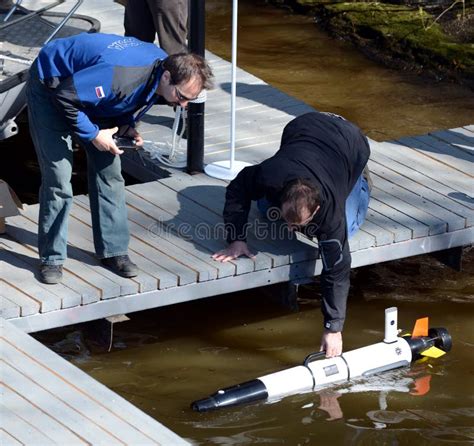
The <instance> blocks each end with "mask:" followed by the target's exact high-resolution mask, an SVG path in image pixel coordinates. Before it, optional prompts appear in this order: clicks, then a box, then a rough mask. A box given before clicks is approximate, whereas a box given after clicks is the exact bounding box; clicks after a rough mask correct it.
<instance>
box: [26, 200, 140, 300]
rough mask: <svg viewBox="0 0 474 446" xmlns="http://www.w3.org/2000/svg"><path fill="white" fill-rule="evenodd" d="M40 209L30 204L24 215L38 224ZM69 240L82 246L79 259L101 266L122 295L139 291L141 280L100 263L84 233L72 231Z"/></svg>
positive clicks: (102, 271) (75, 244)
mask: <svg viewBox="0 0 474 446" xmlns="http://www.w3.org/2000/svg"><path fill="white" fill-rule="evenodd" d="M38 210H39V208H38V207H33V206H30V207H28V208H27V209H26V210H25V211H23V215H24V216H25V217H27V218H29V219H30V220H31V221H33V222H34V223H35V224H37V223H38ZM69 224H71V221H70V222H69ZM68 242H69V243H68V244H69V245H72V246H75V247H77V248H81V249H79V250H78V251H77V258H78V260H79V258H81V260H82V261H84V262H86V263H88V264H90V265H95V266H97V267H99V268H100V269H101V274H102V275H103V276H105V277H107V278H108V279H110V280H111V281H112V282H114V283H116V284H118V285H119V286H120V293H119V294H120V295H126V294H136V293H137V292H138V291H139V289H140V285H141V283H140V282H139V281H136V280H134V279H124V278H122V277H120V276H118V275H117V274H114V273H113V272H111V271H109V270H108V269H107V268H105V267H102V266H101V265H100V262H99V260H98V259H97V258H96V257H95V255H94V246H93V243H92V242H91V241H90V240H88V239H87V238H86V237H84V234H82V233H77V232H75V231H71V232H70V233H69V234H68Z"/></svg>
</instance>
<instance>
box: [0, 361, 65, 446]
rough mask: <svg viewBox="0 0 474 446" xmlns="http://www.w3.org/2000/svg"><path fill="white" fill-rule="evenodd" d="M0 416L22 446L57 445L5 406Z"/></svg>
mask: <svg viewBox="0 0 474 446" xmlns="http://www.w3.org/2000/svg"><path fill="white" fill-rule="evenodd" d="M0 362H1V361H0ZM0 415H1V418H2V425H3V426H4V429H6V430H7V431H8V432H10V433H11V435H12V436H13V437H14V438H15V439H16V440H18V441H19V442H20V444H38V445H40V444H44V445H46V444H57V443H56V442H53V441H52V440H51V438H49V437H47V436H46V435H45V434H44V433H42V432H40V431H39V430H38V429H36V428H35V427H34V426H33V425H31V424H30V423H28V422H27V421H25V420H24V419H23V418H21V417H19V416H18V415H17V414H15V413H14V412H13V411H11V410H9V409H8V408H7V407H5V406H4V405H2V406H1V407H0Z"/></svg>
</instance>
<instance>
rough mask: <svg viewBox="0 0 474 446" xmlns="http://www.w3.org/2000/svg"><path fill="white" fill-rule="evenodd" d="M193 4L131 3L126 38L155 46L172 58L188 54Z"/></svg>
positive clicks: (170, 0)
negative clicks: (173, 55) (187, 38)
mask: <svg viewBox="0 0 474 446" xmlns="http://www.w3.org/2000/svg"><path fill="white" fill-rule="evenodd" d="M188 1H189V0H128V1H127V6H126V7H125V19H124V26H125V35H126V36H133V37H136V38H137V39H140V40H143V41H144V42H154V40H155V34H158V40H159V42H160V47H161V48H163V49H164V50H165V51H166V52H167V53H168V54H176V53H182V52H186V51H187V44H186V37H187V34H188V26H187V23H188Z"/></svg>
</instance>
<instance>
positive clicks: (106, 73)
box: [35, 33, 167, 141]
mask: <svg viewBox="0 0 474 446" xmlns="http://www.w3.org/2000/svg"><path fill="white" fill-rule="evenodd" d="M166 57H167V54H166V53H165V52H164V51H163V50H162V49H161V48H158V47H157V46H156V45H154V44H152V43H146V42H142V41H140V40H138V39H135V38H133V37H123V36H117V35H113V34H86V33H84V34H79V35H76V36H73V37H67V38H65V39H57V40H54V41H53V42H51V43H49V44H47V45H46V46H45V47H44V48H43V49H42V50H41V51H40V53H39V55H38V57H37V60H36V62H35V64H36V68H37V72H38V77H39V79H40V81H42V82H43V84H44V85H45V86H46V87H47V88H48V89H49V90H50V92H51V94H52V97H53V100H54V101H55V103H56V105H57V106H58V107H59V108H60V110H61V111H62V112H63V113H64V116H65V118H66V120H67V122H68V123H69V124H70V126H71V128H72V129H73V131H74V132H75V133H76V135H77V136H78V137H79V138H81V139H82V140H84V141H91V140H93V139H94V138H95V137H96V136H97V134H98V133H99V129H101V128H110V127H114V126H121V125H124V124H128V125H130V126H134V123H135V122H134V113H136V112H137V111H138V110H140V109H142V108H144V107H147V106H150V105H152V104H153V103H154V102H155V101H156V100H157V95H156V90H157V88H158V84H159V82H160V78H161V75H162V73H163V69H162V68H161V63H162V61H163V60H164V59H165V58H166Z"/></svg>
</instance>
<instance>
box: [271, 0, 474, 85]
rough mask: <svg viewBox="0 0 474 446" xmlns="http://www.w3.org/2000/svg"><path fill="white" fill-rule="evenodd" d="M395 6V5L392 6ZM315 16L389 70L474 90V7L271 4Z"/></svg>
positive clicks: (409, 0) (402, 1) (406, 1)
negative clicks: (455, 83)
mask: <svg viewBox="0 0 474 446" xmlns="http://www.w3.org/2000/svg"><path fill="white" fill-rule="evenodd" d="M394 2H396V3H397V4H394ZM272 3H274V4H277V5H279V6H285V7H290V8H291V9H292V10H293V11H295V12H298V13H303V14H307V15H313V17H314V20H315V22H316V24H317V25H318V26H320V27H322V28H323V29H324V30H326V31H327V32H328V33H329V34H331V35H332V36H334V37H335V38H339V39H343V40H347V41H350V42H352V43H353V44H354V45H355V46H356V47H357V48H358V49H359V50H361V51H362V52H363V53H364V54H365V55H367V56H368V57H369V58H371V59H374V60H376V61H378V62H381V63H383V64H385V65H387V66H389V67H391V68H395V69H401V70H409V71H414V72H416V73H417V74H420V75H422V76H428V77H430V78H432V79H435V80H445V79H447V80H450V81H454V82H457V83H460V84H464V85H467V86H469V87H470V88H472V89H474V6H473V5H472V3H471V2H468V1H467V0H466V4H465V5H464V8H463V7H462V2H461V1H460V0H459V1H458V4H456V5H454V6H453V3H452V2H449V3H446V1H445V0H437V1H435V2H430V5H431V7H430V8H427V7H422V6H420V5H421V2H420V1H419V0H392V1H391V2H390V3H388V2H387V3H381V2H340V1H337V0H336V1H332V2H329V1H327V0H273V1H272Z"/></svg>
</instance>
